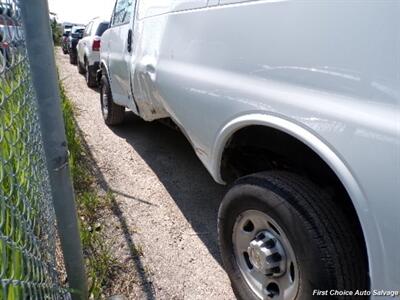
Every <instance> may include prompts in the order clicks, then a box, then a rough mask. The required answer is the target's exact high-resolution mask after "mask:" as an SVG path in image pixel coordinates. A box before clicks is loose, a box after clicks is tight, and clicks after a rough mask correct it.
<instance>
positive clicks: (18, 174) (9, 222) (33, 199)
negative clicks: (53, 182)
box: [0, 64, 46, 300]
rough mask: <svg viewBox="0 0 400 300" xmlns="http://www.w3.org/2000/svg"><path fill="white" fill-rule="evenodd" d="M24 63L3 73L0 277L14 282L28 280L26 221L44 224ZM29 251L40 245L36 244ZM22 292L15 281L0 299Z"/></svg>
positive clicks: (34, 227) (36, 229) (35, 228)
mask: <svg viewBox="0 0 400 300" xmlns="http://www.w3.org/2000/svg"><path fill="white" fill-rule="evenodd" d="M24 67H25V66H24V65H23V64H20V65H17V66H14V67H13V70H12V71H7V72H6V73H3V74H2V75H1V78H0V212H1V213H0V236H2V238H1V239H0V276H1V279H12V280H16V281H20V280H24V278H25V275H26V273H27V271H26V267H27V263H26V257H25V255H23V253H22V251H21V249H27V247H30V246H32V245H31V244H30V240H29V238H28V234H27V230H26V226H28V225H26V223H27V222H31V223H30V224H31V225H30V226H29V227H30V229H31V231H32V233H31V234H30V235H32V234H34V235H36V236H37V237H40V236H41V230H42V228H41V225H42V223H41V222H38V221H37V218H38V217H39V212H40V201H41V200H42V198H43V197H44V195H43V194H42V192H41V184H42V182H43V179H42V178H41V177H40V174H38V172H37V170H36V169H35V166H34V165H35V164H37V163H38V162H39V161H40V160H39V159H40V157H39V154H37V153H36V154H30V153H29V150H32V148H35V147H37V145H38V144H37V141H39V138H38V136H37V135H35V133H39V132H40V129H39V127H38V124H36V122H35V120H34V112H33V111H32V106H31V105H30V104H29V102H28V101H25V100H24V97H23V96H24V95H25V94H26V93H27V92H28V91H27V86H25V85H22V84H20V82H21V80H22V78H23V77H24V73H23V68H24ZM37 149H38V148H36V150H37ZM41 166H42V167H46V166H45V165H44V164H43V165H41ZM39 168H40V166H39ZM26 199H29V206H30V207H29V208H28V207H27V204H26V203H24V200H26ZM22 220H25V221H24V222H23V221H22ZM24 224H25V225H24ZM29 251H31V252H34V251H37V248H36V247H35V246H32V247H31V248H30V249H29ZM34 254H35V253H34ZM38 271H39V272H42V270H38ZM30 275H31V278H30V281H32V282H38V281H39V278H38V276H39V275H38V273H36V274H33V275H32V274H30ZM22 293H23V291H22V288H21V287H20V286H17V285H14V284H10V285H9V286H8V288H7V289H6V288H5V287H4V286H3V285H1V286H0V300H3V299H4V300H6V299H7V300H11V299H21V298H22Z"/></svg>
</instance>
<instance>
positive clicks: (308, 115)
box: [100, 0, 400, 300]
mask: <svg viewBox="0 0 400 300" xmlns="http://www.w3.org/2000/svg"><path fill="white" fill-rule="evenodd" d="M350 2H351V3H350ZM350 2H349V1H342V0H332V1H326V0H314V1H301V0H293V1H246V0H219V1H207V0H193V1H187V0H162V1H161V0H159V1H144V0H139V1H131V0H117V1H116V5H115V8H114V12H113V15H112V19H111V24H110V28H109V29H108V30H107V31H106V32H105V33H104V34H103V36H102V47H101V66H100V67H101V73H100V75H101V88H100V103H101V109H102V113H103V117H104V120H105V123H106V124H107V125H110V126H115V125H117V124H120V123H121V122H122V121H123V119H124V111H125V108H129V109H130V110H132V111H133V112H134V113H135V114H137V115H139V116H140V117H142V118H143V119H144V120H146V121H152V120H155V119H161V118H171V119H172V120H173V121H174V122H175V123H176V124H177V125H178V127H179V128H180V129H181V130H182V131H183V132H184V133H185V135H186V137H187V138H188V139H189V140H190V142H191V144H192V145H193V147H194V150H195V152H196V154H197V155H198V157H199V158H200V160H201V161H202V162H203V164H204V166H205V167H206V168H207V169H208V171H209V172H210V174H211V175H212V176H213V178H214V179H215V180H216V181H217V182H219V183H221V184H224V183H233V184H232V185H231V187H230V189H229V191H228V192H227V194H226V195H225V197H224V199H223V200H222V203H221V206H220V209H219V216H218V236H219V245H220V252H221V256H222V262H223V264H224V266H225V269H226V271H227V273H228V275H229V277H230V279H231V282H232V285H233V288H234V291H235V293H236V295H237V296H238V298H239V299H251V300H255V299H272V300H274V299H281V300H293V299H296V300H299V299H301V300H303V299H312V298H313V296H315V297H316V298H319V296H323V295H324V293H323V292H324V291H333V293H335V291H337V294H328V298H331V299H358V298H359V297H357V296H349V295H348V294H341V293H346V291H347V292H349V291H350V292H353V293H354V292H355V291H367V294H364V295H367V296H366V298H370V297H371V298H373V299H380V297H379V294H372V295H368V291H371V290H372V291H373V290H375V291H388V292H389V291H397V290H398V288H399V286H400V268H399V263H400V260H399V257H400V256H399V245H400V237H399V228H400V217H399V211H400V201H399V195H400V184H399V183H400V155H399V153H400V131H399V129H400V127H399V124H400V77H399V70H400V52H399V45H400V17H399V11H400V2H399V1H350ZM378 2H379V3H378ZM193 180H196V178H193ZM202 192H204V193H207V191H202ZM343 295H344V296H343ZM346 295H347V296H346ZM382 295H384V294H381V296H382ZM386 298H389V296H388V294H386Z"/></svg>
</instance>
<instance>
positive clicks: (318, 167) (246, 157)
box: [221, 125, 368, 267]
mask: <svg viewBox="0 0 400 300" xmlns="http://www.w3.org/2000/svg"><path fill="white" fill-rule="evenodd" d="M266 170H286V171H290V172H293V173H296V174H299V175H301V176H306V177H307V178H309V179H310V180H311V181H313V182H314V183H315V184H317V185H318V186H319V187H321V188H322V189H324V190H325V191H327V192H329V193H330V194H331V195H332V196H333V197H334V199H335V201H336V203H337V204H338V205H339V206H340V207H341V209H342V210H343V212H344V213H345V214H346V216H347V217H348V218H349V220H350V221H351V223H352V226H353V229H354V230H355V233H356V236H357V237H359V241H358V242H359V243H360V245H362V248H363V249H364V254H365V259H366V264H367V267H368V261H367V250H366V245H365V239H364V234H363V231H362V228H361V224H360V221H359V219H358V215H357V212H356V210H355V208H354V205H353V203H352V201H351V199H350V196H349V195H348V193H347V191H346V189H345V187H344V186H343V184H342V183H341V181H340V180H339V178H338V177H337V175H336V174H335V172H334V171H333V170H332V169H331V168H330V167H329V166H328V165H327V164H326V163H325V161H324V160H323V159H322V158H321V157H320V156H319V155H318V154H317V153H315V152H314V151H313V150H312V149H311V148H310V147H308V146H307V145H305V144H304V143H303V142H301V141H299V140H298V139H296V138H295V137H293V136H291V135H289V134H287V133H285V132H282V131H280V130H277V129H275V128H271V127H267V126H260V125H257V126H256V125H254V126H249V127H245V128H242V129H240V130H238V131H237V132H235V133H234V134H233V135H232V137H231V138H230V139H229V140H228V142H227V143H226V146H225V149H224V151H223V154H222V160H221V177H222V179H223V180H224V181H226V182H228V183H229V182H232V181H234V180H236V179H237V178H239V177H242V176H245V175H248V174H252V173H256V172H261V171H266Z"/></svg>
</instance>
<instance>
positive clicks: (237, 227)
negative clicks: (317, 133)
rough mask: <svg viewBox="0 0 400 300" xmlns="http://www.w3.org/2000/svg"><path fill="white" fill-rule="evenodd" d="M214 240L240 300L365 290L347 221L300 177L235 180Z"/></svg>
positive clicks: (291, 299) (363, 267) (358, 248)
mask: <svg viewBox="0 0 400 300" xmlns="http://www.w3.org/2000/svg"><path fill="white" fill-rule="evenodd" d="M218 235H219V244H220V250H221V255H222V260H223V263H224V266H225V269H226V271H227V273H228V276H229V277H230V279H231V283H232V287H233V289H234V291H235V294H236V295H237V297H238V298H239V299H251V300H255V299H272V300H300V299H301V300H303V299H304V300H306V299H311V298H313V296H316V294H313V292H314V293H315V292H316V291H318V290H319V291H325V290H328V291H330V290H341V291H343V290H347V291H355V290H367V289H368V275H367V274H368V272H367V262H366V255H365V251H363V247H362V245H360V244H359V243H358V242H357V241H358V240H359V239H358V238H357V237H356V235H355V233H354V230H353V228H352V226H351V223H350V222H349V221H348V220H347V219H346V217H345V216H344V214H343V213H342V211H341V209H340V208H338V207H337V206H336V205H335V202H334V201H333V200H332V199H331V197H330V196H329V195H327V194H326V193H325V192H324V191H322V190H321V189H320V188H319V187H317V186H316V185H314V184H313V183H312V182H311V181H309V180H307V179H305V178H303V177H301V176H298V175H295V174H291V173H287V172H264V173H258V174H254V175H250V176H246V177H243V178H241V179H239V180H238V181H237V182H236V183H235V185H234V186H233V187H232V188H231V189H230V190H229V191H228V193H227V194H226V196H225V197H224V199H223V201H222V203H221V207H220V210H219V217H218ZM320 296H321V294H320ZM327 296H329V295H327ZM330 299H336V297H335V296H331V297H330ZM340 299H352V297H351V296H349V297H341V298H340Z"/></svg>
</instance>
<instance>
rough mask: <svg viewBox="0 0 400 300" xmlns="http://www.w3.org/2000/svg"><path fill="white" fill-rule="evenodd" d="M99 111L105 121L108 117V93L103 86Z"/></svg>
mask: <svg viewBox="0 0 400 300" xmlns="http://www.w3.org/2000/svg"><path fill="white" fill-rule="evenodd" d="M101 111H102V113H103V118H104V119H107V117H108V93H107V87H106V85H105V84H103V86H102V88H101Z"/></svg>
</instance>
